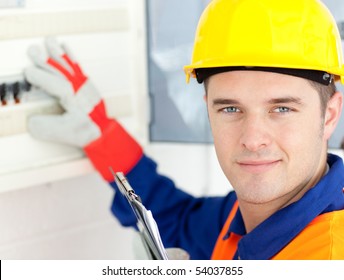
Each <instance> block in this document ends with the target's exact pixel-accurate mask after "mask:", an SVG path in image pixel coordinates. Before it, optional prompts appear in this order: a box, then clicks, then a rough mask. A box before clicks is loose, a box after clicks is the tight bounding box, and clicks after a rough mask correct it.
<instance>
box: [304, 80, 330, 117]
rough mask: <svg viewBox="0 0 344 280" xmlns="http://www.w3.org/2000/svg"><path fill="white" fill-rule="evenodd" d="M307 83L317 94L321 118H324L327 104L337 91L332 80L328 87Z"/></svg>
mask: <svg viewBox="0 0 344 280" xmlns="http://www.w3.org/2000/svg"><path fill="white" fill-rule="evenodd" d="M308 82H309V83H310V85H311V86H312V87H313V88H314V89H315V90H316V91H317V92H318V94H319V97H320V106H321V107H320V109H321V113H322V116H323V117H324V116H325V111H326V106H327V103H328V101H329V100H330V99H331V97H332V96H333V95H334V94H335V92H336V91H337V88H336V84H335V82H334V79H332V81H331V82H330V84H329V85H328V86H325V85H322V84H320V83H317V82H313V81H308Z"/></svg>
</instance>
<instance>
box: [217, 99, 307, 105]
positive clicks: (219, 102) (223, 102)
mask: <svg viewBox="0 0 344 280" xmlns="http://www.w3.org/2000/svg"><path fill="white" fill-rule="evenodd" d="M280 103H287V104H288V103H295V104H299V105H302V104H303V103H302V101H301V99H300V98H298V97H280V98H272V99H269V100H268V104H280ZM228 104H231V105H238V104H240V102H239V101H238V100H236V99H230V98H216V99H214V100H213V106H217V105H228Z"/></svg>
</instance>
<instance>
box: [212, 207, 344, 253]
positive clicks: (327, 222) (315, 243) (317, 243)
mask: <svg viewBox="0 0 344 280" xmlns="http://www.w3.org/2000/svg"><path fill="white" fill-rule="evenodd" d="M237 210H238V201H236V202H235V204H234V206H233V208H232V210H231V212H230V213H229V216H228V218H227V221H226V223H225V225H224V227H223V228H222V230H221V233H220V235H219V237H218V239H217V242H216V244H215V247H214V250H213V254H212V257H211V258H212V259H213V260H231V259H233V257H234V255H235V252H236V251H237V248H238V242H239V241H240V239H241V238H242V236H240V235H237V234H235V233H233V232H232V233H231V234H230V236H229V238H227V239H225V240H223V237H224V236H225V235H226V234H227V232H228V228H229V225H230V224H231V222H232V220H233V218H234V216H235V214H236V212H237ZM271 259H273V260H306V259H307V260H335V259H337V260H344V210H339V211H333V212H328V213H325V214H321V215H319V216H318V217H316V218H315V219H314V220H313V221H312V222H310V223H309V224H308V225H307V226H306V227H305V228H304V229H303V230H302V231H301V232H300V233H299V234H298V235H297V236H296V237H295V238H294V239H293V240H292V241H291V242H290V243H289V244H288V245H286V246H285V247H284V248H283V249H282V250H281V251H280V252H278V253H277V254H276V255H275V256H273V257H272V258H271Z"/></svg>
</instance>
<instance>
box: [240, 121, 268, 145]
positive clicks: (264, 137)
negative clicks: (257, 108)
mask: <svg viewBox="0 0 344 280" xmlns="http://www.w3.org/2000/svg"><path fill="white" fill-rule="evenodd" d="M271 133H272V132H271V131H270V129H269V125H268V123H267V121H266V120H265V119H264V117H258V116H249V117H247V118H246V119H245V120H244V123H243V124H242V126H241V131H240V145H241V146H243V147H244V148H245V149H247V150H249V151H251V152H257V151H259V150H261V149H264V148H266V147H268V146H269V145H270V144H271V142H272V136H271Z"/></svg>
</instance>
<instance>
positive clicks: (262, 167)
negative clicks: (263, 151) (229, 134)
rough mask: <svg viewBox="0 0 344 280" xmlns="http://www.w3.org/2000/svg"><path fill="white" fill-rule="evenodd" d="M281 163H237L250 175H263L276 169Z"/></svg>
mask: <svg viewBox="0 0 344 280" xmlns="http://www.w3.org/2000/svg"><path fill="white" fill-rule="evenodd" d="M279 163H280V160H264V161H238V162H237V164H238V165H239V166H240V168H241V169H243V170H244V171H246V172H248V173H263V172H266V171H269V170H270V169H272V168H274V167H275V166H277V165H278V164H279Z"/></svg>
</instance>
